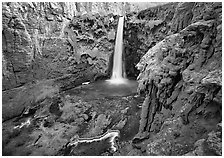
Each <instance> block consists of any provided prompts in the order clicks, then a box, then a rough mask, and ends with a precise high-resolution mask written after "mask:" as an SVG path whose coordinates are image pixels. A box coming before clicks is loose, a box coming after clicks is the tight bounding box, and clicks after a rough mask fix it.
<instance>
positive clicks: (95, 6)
mask: <svg viewBox="0 0 224 158" xmlns="http://www.w3.org/2000/svg"><path fill="white" fill-rule="evenodd" d="M154 5H157V4H154ZM141 8H142V7H140V6H136V5H135V4H131V3H128V2H126V3H120V2H118V3H117V2H111V3H108V2H103V3H100V2H94V3H92V2H80V3H78V2H60V3H59V2H31V3H29V2H27V3H26V2H21V3H20V2H15V3H14V2H7V3H3V5H2V13H3V14H2V22H3V30H2V48H3V57H2V60H3V90H7V89H11V88H15V87H19V86H22V85H24V84H26V83H29V82H31V81H36V80H42V79H50V78H55V77H59V76H63V75H64V74H70V73H77V72H79V73H81V72H82V71H83V70H85V69H87V68H94V69H96V70H98V72H99V75H98V76H105V73H108V70H107V69H108V63H109V57H110V56H111V54H112V52H113V46H114V38H115V31H116V26H117V15H124V14H125V13H129V12H133V11H136V10H141ZM98 57H99V58H98Z"/></svg>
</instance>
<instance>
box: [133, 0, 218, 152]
mask: <svg viewBox="0 0 224 158" xmlns="http://www.w3.org/2000/svg"><path fill="white" fill-rule="evenodd" d="M189 6H200V7H201V9H203V10H204V9H205V7H208V8H216V9H215V10H213V11H211V10H210V12H214V15H215V16H210V17H209V18H205V16H206V15H208V12H209V10H208V11H207V12H204V13H203V15H204V17H202V18H201V19H200V21H195V20H196V19H197V18H196V17H197V16H200V15H199V14H198V12H197V11H198V10H199V8H193V9H191V10H188V9H186V8H187V7H189ZM219 7H220V4H219V3H206V4H204V5H201V3H181V4H179V7H178V8H177V10H176V12H175V15H174V18H177V19H176V20H177V21H178V22H177V21H176V22H177V24H178V25H173V26H174V27H175V29H174V32H177V33H175V34H172V33H170V34H171V35H170V36H167V37H166V38H165V39H164V40H162V41H160V42H159V43H157V44H156V45H155V46H154V47H152V48H151V49H149V50H148V52H147V53H146V54H145V55H144V56H143V57H142V58H141V60H140V62H139V63H138V64H137V68H138V69H139V70H140V74H139V76H138V80H139V87H138V90H139V92H140V93H145V94H146V99H145V102H147V100H148V95H150V94H151V93H152V92H151V90H152V87H153V86H156V88H154V93H156V95H155V96H154V97H152V96H151V97H150V98H151V100H153V99H154V100H157V102H155V103H154V104H148V106H143V109H142V117H141V121H140V128H139V135H141V134H142V135H143V134H144V133H149V132H156V133H158V134H157V135H156V136H155V137H156V138H157V141H156V138H155V137H154V136H153V137H152V138H149V139H148V138H147V140H145V142H147V141H148V143H149V144H148V150H147V152H148V154H149V155H181V154H184V153H187V152H188V151H190V150H192V148H193V147H192V145H191V143H192V142H196V141H197V140H198V139H199V138H198V137H195V136H193V135H194V134H193V133H194V132H195V133H196V134H199V133H200V136H199V137H201V136H202V135H206V134H208V132H211V130H212V128H208V127H206V126H203V125H199V126H198V129H197V128H194V127H193V126H194V124H200V121H201V120H204V121H205V120H211V122H214V123H213V128H216V127H215V125H216V124H217V123H219V121H221V98H220V90H221V86H222V83H221V77H222V76H221V71H222V68H221V63H222V61H221V49H222V47H221V42H220V40H217V39H220V38H221V35H220V33H218V32H221V28H220V26H219V25H220V20H221V19H220V18H221V16H220V9H219ZM180 11H183V12H189V17H188V19H181V18H179V17H180V16H178V14H180ZM209 15H210V14H209ZM174 22H175V21H174ZM157 89H158V90H157ZM216 98H219V99H216ZM143 105H145V104H143ZM158 105H159V106H158ZM157 107H162V108H166V109H170V114H169V116H165V117H164V119H165V120H166V118H169V117H170V118H172V119H177V120H179V121H181V123H180V124H179V125H177V126H178V130H179V131H180V133H179V134H178V133H177V134H176V132H175V131H178V130H177V129H176V128H177V127H176V125H174V126H173V125H168V127H167V128H168V129H169V132H170V133H171V134H173V135H174V137H172V139H168V138H167V132H168V129H167V128H165V129H164V128H163V126H164V125H162V126H161V128H160V129H157V130H154V129H151V127H155V126H156V124H159V123H158V121H157V120H156V119H155V117H158V116H159V115H155V114H154V112H150V113H149V114H148V115H146V114H147V111H148V112H149V111H150V109H153V108H154V109H156V110H155V111H157V113H161V108H157ZM213 108H214V111H212V110H211V109H213ZM201 115H202V116H203V117H201ZM160 116H161V115H160ZM164 119H161V124H164V123H165V122H166V121H165V120H164ZM152 120H153V121H152ZM164 121H165V122H164ZM149 122H151V123H150V124H147V123H149ZM163 122H164V123H163ZM185 126H187V127H185ZM141 127H147V128H145V130H143V131H142V128H141ZM185 128H192V129H193V130H192V133H190V132H189V131H188V130H187V129H185ZM198 130H199V131H200V132H199V131H198ZM185 132H186V133H187V132H189V134H190V135H192V136H191V139H189V142H188V141H187V142H182V143H180V144H179V147H177V146H176V147H175V148H176V149H178V150H177V151H176V149H174V148H173V145H172V144H173V143H174V142H175V143H176V141H178V142H179V141H180V142H181V141H183V140H184V141H185V139H187V137H185V136H182V134H181V133H185ZM180 134H181V136H180ZM148 135H151V134H148ZM157 136H158V137H157ZM158 138H159V139H158ZM165 140H166V142H165ZM134 142H135V141H134ZM177 145H178V143H177ZM185 145H186V147H184V146H185ZM140 146H141V145H140ZM214 146H215V145H214ZM142 148H144V147H143V145H142ZM163 149H164V150H163ZM213 154H214V153H213Z"/></svg>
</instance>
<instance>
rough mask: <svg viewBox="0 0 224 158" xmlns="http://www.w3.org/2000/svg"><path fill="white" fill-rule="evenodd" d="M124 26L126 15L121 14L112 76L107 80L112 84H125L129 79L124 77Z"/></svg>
mask: <svg viewBox="0 0 224 158" xmlns="http://www.w3.org/2000/svg"><path fill="white" fill-rule="evenodd" d="M123 27H124V17H123V16H121V17H120V18H119V22H118V27H117V35H116V42H115V49H114V58H113V69H112V76H111V78H110V80H107V81H109V82H110V83H112V84H125V83H126V82H127V79H126V78H125V77H124V76H125V72H124V71H123V62H122V53H123Z"/></svg>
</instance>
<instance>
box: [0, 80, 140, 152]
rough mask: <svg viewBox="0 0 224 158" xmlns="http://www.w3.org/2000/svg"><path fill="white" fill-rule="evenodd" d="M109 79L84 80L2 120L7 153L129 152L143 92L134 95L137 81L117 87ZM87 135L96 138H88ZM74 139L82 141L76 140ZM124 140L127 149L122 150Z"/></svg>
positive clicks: (136, 127) (135, 131)
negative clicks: (14, 115) (117, 91)
mask: <svg viewBox="0 0 224 158" xmlns="http://www.w3.org/2000/svg"><path fill="white" fill-rule="evenodd" d="M105 85H108V83H106V82H105V81H104V82H102V81H101V83H99V82H98V83H95V84H88V85H81V86H78V87H76V88H73V89H70V90H67V91H64V92H62V93H59V94H57V95H53V96H51V97H46V98H45V99H43V100H42V101H40V102H39V103H37V104H36V105H35V106H33V107H29V108H26V109H25V110H24V111H23V112H22V114H21V115H20V116H18V117H16V118H13V119H10V120H6V121H4V122H3V144H4V146H3V155H95V156H96V155H114V154H115V155H127V154H128V153H129V152H131V149H132V146H131V145H130V144H131V139H132V138H133V137H134V135H135V134H136V133H137V132H138V127H139V119H140V112H141V104H142V102H143V99H144V98H143V97H140V96H138V95H136V94H137V93H136V88H137V83H136V82H134V81H133V82H132V85H131V86H130V87H129V89H128V88H127V87H126V89H125V90H124V89H123V91H122V88H118V87H117V88H114V89H113V92H114V93H112V91H109V89H107V87H105ZM113 87H114V86H113ZM115 87H116V86H115ZM119 87H120V86H119ZM103 89H104V91H103ZM116 90H120V92H119V93H117V95H115V94H116ZM106 91H107V93H105V92H106ZM111 131H112V134H111ZM113 131H116V132H117V133H116V132H114V133H113ZM115 138H116V139H115ZM85 139H87V140H92V142H91V143H86V144H84V143H83V142H85ZM75 140H76V142H78V140H79V141H80V140H82V141H83V142H82V143H81V144H79V145H75V146H74V141H75ZM94 140H95V141H94ZM72 142H73V143H72ZM106 142H107V143H106ZM111 143H112V144H113V145H112V144H111ZM68 144H70V145H68ZM71 144H73V145H71ZM96 144H97V145H96ZM106 144H107V145H106ZM96 146H97V147H96ZM114 146H116V150H115V149H114V148H115V147H114ZM121 146H129V150H125V151H122V149H121ZM95 149H97V150H95Z"/></svg>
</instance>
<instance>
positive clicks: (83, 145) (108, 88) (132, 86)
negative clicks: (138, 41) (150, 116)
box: [65, 16, 141, 156]
mask: <svg viewBox="0 0 224 158" xmlns="http://www.w3.org/2000/svg"><path fill="white" fill-rule="evenodd" d="M123 25H124V17H123V16H121V17H120V18H119V22H118V27H117V35H116V41H115V49H114V58H113V69H112V76H111V78H110V79H108V80H106V81H97V82H94V83H91V84H87V85H86V84H83V85H82V86H79V87H76V88H74V89H72V90H69V91H67V94H69V95H75V96H80V97H81V98H82V99H83V100H85V101H86V102H91V104H94V102H96V101H97V104H94V105H95V108H96V107H98V106H99V107H98V109H101V110H103V109H104V108H105V109H106V111H108V110H110V109H111V108H115V109H114V110H112V111H113V112H115V113H117V114H118V113H119V114H118V116H120V115H122V114H121V113H120V111H119V110H118V111H116V109H118V108H119V102H122V105H120V106H121V107H120V108H125V107H126V108H127V109H129V110H128V112H127V114H126V115H124V117H126V119H127V120H126V121H127V122H126V123H125V125H124V127H123V128H121V129H119V130H117V128H118V127H116V126H115V125H111V127H110V128H109V127H108V129H107V130H108V131H107V132H106V133H103V135H98V136H96V137H91V138H78V139H75V141H72V142H70V143H69V144H68V146H67V148H72V150H68V152H66V154H65V155H76V154H77V155H95V156H96V155H100V154H101V153H102V152H104V151H105V149H112V150H113V151H114V152H115V151H116V150H118V149H117V148H116V147H115V146H114V144H115V139H114V138H115V137H116V138H117V137H119V140H120V141H127V140H130V139H132V137H133V136H134V135H135V134H136V133H137V132H138V126H139V117H140V113H139V111H140V109H139V108H138V107H137V103H136V102H135V101H136V100H138V99H139V98H136V94H137V86H138V84H137V82H136V81H135V80H128V79H127V78H126V77H125V76H126V75H125V70H124V66H123V63H122V53H123V27H124V26H123ZM126 97H127V98H129V99H127V98H126ZM126 99H127V100H126ZM140 100H141V98H140ZM126 101H127V102H128V106H127V105H126V104H125V102H126ZM98 102H100V104H99V103H98ZM109 102H111V103H113V105H112V106H111V103H109ZM104 113H106V112H104ZM110 117H111V118H112V120H116V119H117V116H112V115H111V116H110ZM115 122H116V121H114V123H115ZM112 124H113V123H112ZM84 127H85V126H84ZM111 128H112V129H111ZM86 130H88V128H87V129H86ZM111 130H112V131H111ZM114 130H115V131H114ZM84 131H85V128H83V132H81V133H85V132H84Z"/></svg>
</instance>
